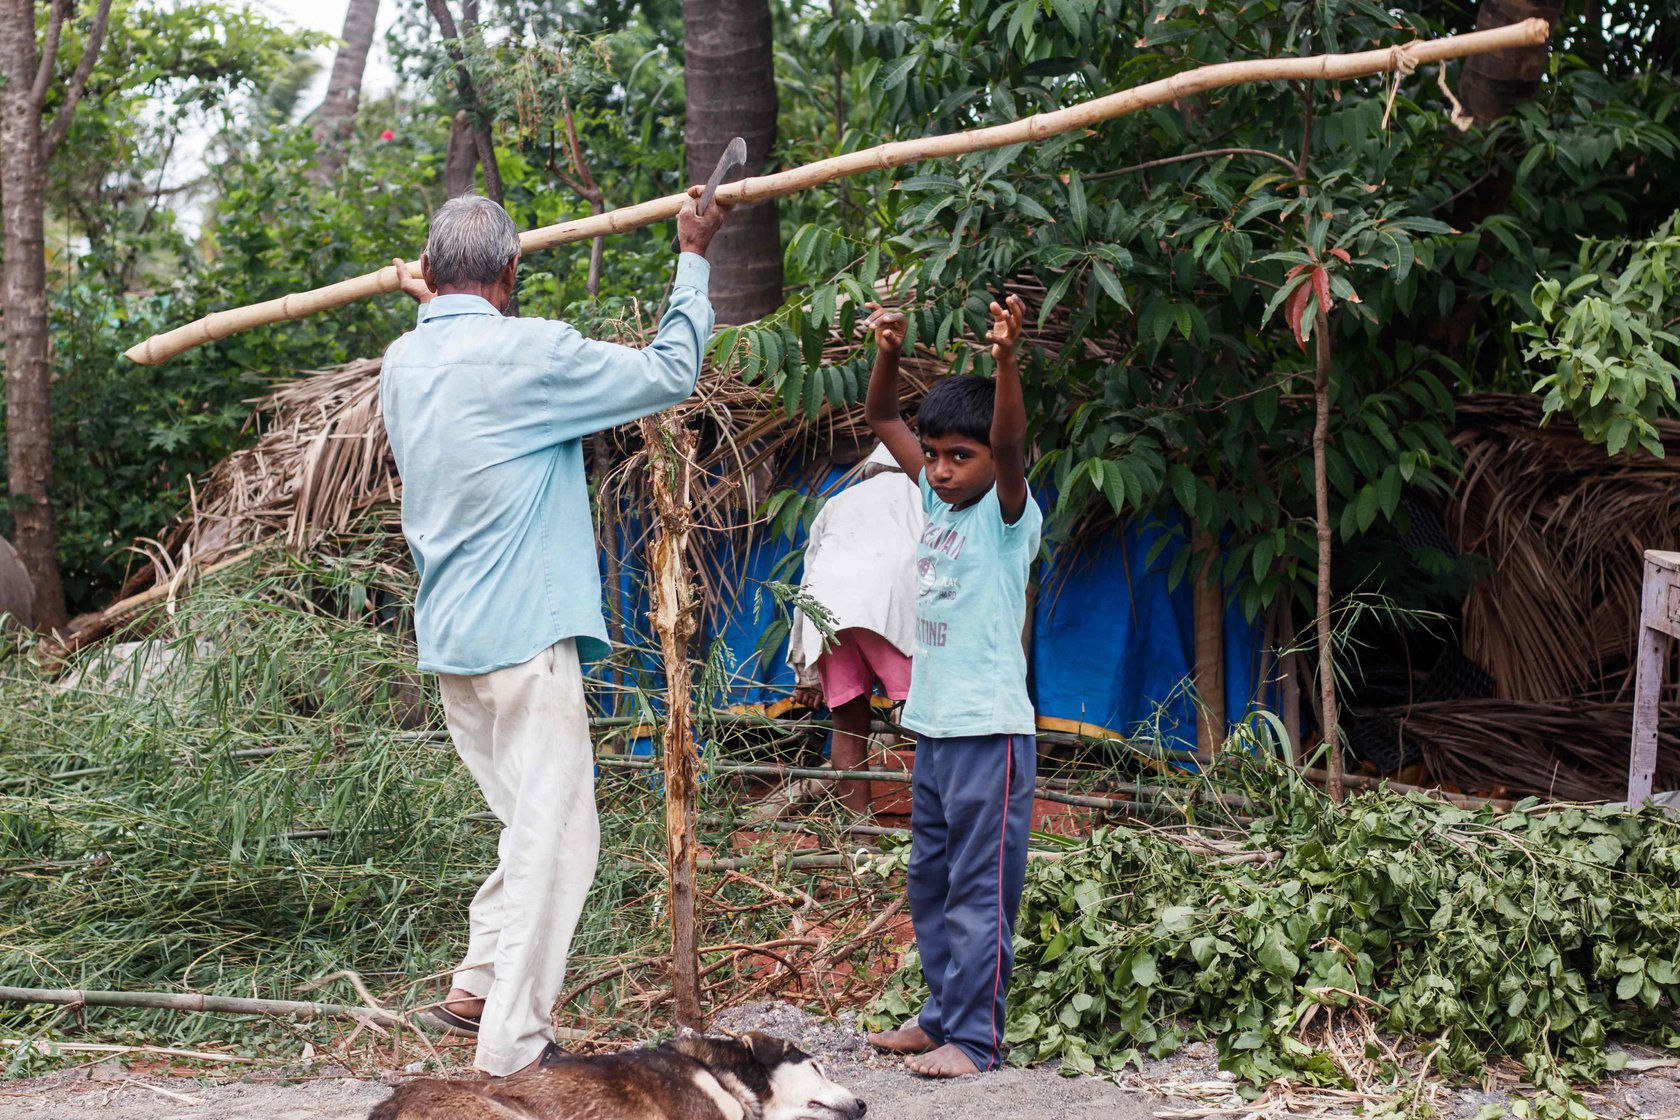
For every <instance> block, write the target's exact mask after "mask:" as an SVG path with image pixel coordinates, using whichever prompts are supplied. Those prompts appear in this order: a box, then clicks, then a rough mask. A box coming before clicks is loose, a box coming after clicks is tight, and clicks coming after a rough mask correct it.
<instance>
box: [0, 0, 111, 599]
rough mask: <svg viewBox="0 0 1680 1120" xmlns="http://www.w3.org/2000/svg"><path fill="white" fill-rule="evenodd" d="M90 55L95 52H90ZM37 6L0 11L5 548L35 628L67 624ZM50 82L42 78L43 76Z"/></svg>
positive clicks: (0, 290) (15, 6)
mask: <svg viewBox="0 0 1680 1120" xmlns="http://www.w3.org/2000/svg"><path fill="white" fill-rule="evenodd" d="M95 49H97V48H95ZM40 65H41V59H40V54H39V52H38V51H37V49H36V44H35V6H34V5H33V4H32V3H23V4H19V3H8V4H5V5H0V77H3V78H4V82H5V84H4V88H3V89H0V205H3V212H0V214H3V221H4V223H5V235H4V249H3V252H4V262H3V263H0V301H3V302H4V306H5V319H6V328H5V334H6V469H7V482H8V485H9V487H10V490H11V505H12V524H13V530H12V534H13V535H12V540H13V543H14V544H15V546H16V548H17V554H18V558H19V559H20V560H22V561H23V566H24V567H25V568H26V569H28V571H29V577H30V579H31V581H32V582H33V583H34V586H35V610H34V614H35V625H36V626H37V627H38V628H40V629H43V630H53V629H61V628H63V626H64V624H65V622H66V621H67V620H68V615H67V613H66V611H65V605H64V587H63V584H62V583H61V582H60V580H59V573H58V531H57V527H56V525H55V524H54V521H53V507H52V451H53V448H52V374H51V368H50V366H49V365H48V361H47V340H48V335H47V326H48V324H47V265H46V233H45V226H46V182H47V160H46V152H45V150H44V136H43V131H42V123H41V106H42V101H41V100H39V99H37V97H36V96H35V93H34V86H35V84H36V77H37V69H38V67H40ZM49 76H50V75H49Z"/></svg>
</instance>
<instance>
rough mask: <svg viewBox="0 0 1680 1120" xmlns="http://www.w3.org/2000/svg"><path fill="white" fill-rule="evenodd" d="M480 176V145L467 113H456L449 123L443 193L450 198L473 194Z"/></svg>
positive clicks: (444, 162) (444, 160) (461, 111)
mask: <svg viewBox="0 0 1680 1120" xmlns="http://www.w3.org/2000/svg"><path fill="white" fill-rule="evenodd" d="M477 176H478V143H477V141H476V140H475V139H474V133H473V126H472V122H471V121H469V120H468V119H467V111H466V110H465V109H461V110H459V111H457V112H456V114H455V119H454V120H453V121H451V122H449V151H448V154H446V155H445V156H444V158H443V192H444V194H446V195H448V196H449V197H450V198H458V197H460V196H461V195H464V194H471V193H472V189H473V184H474V180H475V179H476V178H477Z"/></svg>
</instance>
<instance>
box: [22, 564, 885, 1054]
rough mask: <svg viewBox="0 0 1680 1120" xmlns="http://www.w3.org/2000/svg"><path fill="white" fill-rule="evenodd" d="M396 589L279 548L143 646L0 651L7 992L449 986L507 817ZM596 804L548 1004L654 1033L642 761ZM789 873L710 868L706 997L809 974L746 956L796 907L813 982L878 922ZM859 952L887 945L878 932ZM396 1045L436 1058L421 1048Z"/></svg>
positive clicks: (50, 1014)
mask: <svg viewBox="0 0 1680 1120" xmlns="http://www.w3.org/2000/svg"><path fill="white" fill-rule="evenodd" d="M409 579H410V577H409V576H408V575H407V574H406V572H405V571H404V570H403V569H401V568H399V567H397V566H394V565H385V564H383V563H381V562H379V561H378V560H377V558H374V557H370V556H365V555H364V556H353V557H349V558H346V559H337V560H326V559H323V560H315V561H309V562H300V561H296V560H288V559H284V558H279V557H270V558H268V559H266V560H264V561H263V562H261V563H260V564H257V565H253V566H252V567H251V568H249V569H247V570H242V571H233V572H229V573H225V574H223V575H219V576H217V577H215V578H214V579H213V580H212V581H210V582H207V583H206V584H204V585H201V586H200V587H198V588H196V589H194V590H193V591H191V592H190V593H188V594H187V595H185V596H184V597H183V598H182V599H181V600H180V601H179V602H178V603H176V604H174V606H173V608H172V611H171V613H170V614H168V615H167V616H163V615H160V616H159V617H158V618H156V619H153V620H151V622H150V624H149V635H148V636H147V637H146V639H145V640H144V641H142V642H140V643H139V645H138V646H132V645H129V644H126V643H124V644H118V643H111V644H108V645H107V646H106V647H104V648H103V649H100V650H95V651H93V652H91V653H90V654H88V655H85V656H83V657H81V658H79V659H78V660H77V662H76V663H75V664H74V665H73V666H71V670H70V672H69V673H67V674H63V675H59V674H57V673H50V672H43V671H40V670H38V669H36V668H34V667H32V665H31V663H30V662H29V660H28V659H27V658H25V657H23V656H10V657H6V658H4V659H3V660H0V743H3V744H4V758H5V765H4V769H3V771H0V985H4V986H15V987H31V988H54V989H115V990H124V991H144V992H162V993H180V992H193V993H205V994H214V995H230V996H243V997H259V998H267V999H287V1000H291V999H303V1000H319V1001H323V1002H330V1003H338V1004H352V1005H354V1004H358V1003H360V1002H361V997H360V996H359V995H358V993H357V991H356V990H355V988H354V987H353V981H352V980H351V979H350V978H348V977H344V976H343V975H342V972H343V970H347V969H348V970H354V971H356V972H357V973H358V974H359V975H360V977H361V978H362V979H363V980H364V981H365V983H366V985H367V987H368V989H369V990H370V991H371V992H372V994H373V995H374V997H376V998H377V999H379V1000H380V1001H382V1002H383V1003H384V1004H385V1006H387V1007H389V1008H392V1009H396V1010H401V1009H406V1008H412V1007H415V1006H417V1005H420V1004H424V1003H426V1002H429V1001H430V1000H432V999H435V998H437V996H438V995H439V994H441V992H442V991H443V990H444V989H445V988H447V986H448V985H447V973H448V971H449V969H450V968H451V966H452V965H453V964H454V963H455V962H456V960H457V959H458V954H459V953H460V952H462V950H463V949H464V947H465V941H466V929H467V903H468V901H469V900H470V899H471V897H472V895H473V893H474V891H475V890H476V889H477V887H478V885H479V883H480V882H481V881H482V880H483V878H484V876H485V875H486V874H487V873H488V872H489V870H490V869H491V868H492V867H493V866H494V864H495V858H496V824H495V822H494V821H490V820H484V819H482V816H483V811H484V803H483V801H482V799H481V798H480V796H479V794H478V791H477V790H476V788H475V787H474V785H473V782H472V779H471V777H470V776H469V775H468V774H467V772H466V770H465V768H463V767H462V766H461V765H460V763H459V762H458V761H457V760H456V758H455V756H454V752H453V750H452V749H451V748H450V746H449V742H448V739H447V737H446V736H444V735H442V734H441V731H442V720H441V715H440V713H439V711H438V705H437V704H436V700H435V695H434V693H433V689H434V686H433V684H432V682H431V680H430V679H428V678H424V677H421V676H419V675H417V674H415V673H414V672H413V668H412V667H413V664H414V651H413V646H412V644H411V642H410V641H409V640H408V639H407V638H406V637H404V636H403V634H404V630H403V627H402V626H401V625H400V623H401V619H400V617H399V614H398V612H399V610H400V609H401V606H400V605H401V604H406V603H407V602H409V601H411V595H412V589H411V588H410V587H409V586H408V585H407V581H408V580H409ZM593 695H596V696H597V698H599V695H600V694H599V693H594V694H593ZM609 722H611V721H609ZM618 722H619V723H624V722H630V723H633V722H635V719H634V717H624V718H621V719H620V720H619V721H618ZM712 743H713V745H714V748H715V749H718V750H720V751H721V750H723V749H725V748H726V747H729V748H739V747H740V746H741V745H740V744H739V743H734V742H726V741H725V740H724V739H723V738H722V737H721V736H714V738H713V739H712ZM737 796H738V792H737V790H736V788H735V786H734V784H733V783H731V782H727V781H723V780H717V781H708V782H706V783H704V788H703V790H702V792H701V797H702V800H703V802H704V805H703V811H704V812H705V813H706V814H707V817H706V818H705V819H706V820H707V821H708V822H709V823H708V826H707V828H706V830H705V833H704V835H703V836H702V839H703V840H704V841H705V842H706V843H707V844H711V845H717V846H719V847H722V846H723V843H724V842H723V836H724V834H725V833H727V832H728V831H729V830H730V829H731V828H732V827H733V821H734V817H735V813H736V799H737ZM598 800H599V803H600V808H601V827H602V843H601V860H600V865H599V871H598V873H597V876H596V880H595V885H594V888H593V890H592V892H591V895H590V899H589V905H588V906H587V907H585V909H584V912H583V917H582V920H581V922H580V925H579V928H578V931H577V934H576V936H575V938H574V941H573V955H572V975H571V976H569V977H568V986H569V987H570V986H575V985H583V984H584V983H585V982H586V981H588V980H589V979H590V978H591V977H592V976H595V975H599V974H607V975H606V978H605V979H604V980H603V981H602V982H600V983H598V984H595V985H593V986H590V987H588V988H587V990H579V991H578V993H577V995H576V996H575V997H574V998H573V999H572V1001H571V1002H570V1004H569V1006H568V1008H567V1009H566V1010H565V1011H564V1012H563V1015H564V1017H565V1021H566V1022H567V1024H568V1026H572V1027H583V1028H585V1029H587V1030H589V1031H590V1032H591V1033H593V1034H595V1035H597V1036H599V1037H602V1038H604V1039H605V1038H617V1039H629V1038H643V1037H648V1036H649V1034H650V1033H653V1032H655V1031H657V1030H658V1029H662V1028H663V1027H664V1026H665V1025H668V1022H669V1014H668V1011H666V1010H665V1009H664V1008H662V1006H661V1002H660V1000H661V993H662V992H663V991H664V988H665V985H666V984H667V980H666V977H665V975H664V971H665V969H664V965H663V963H662V958H661V954H662V953H663V952H664V951H665V949H666V947H667V944H668V937H669V935H668V933H667V932H666V928H667V919H666V917H665V906H666V901H665V879H664V876H663V873H662V870H661V869H662V867H663V863H664V849H665V837H664V813H663V797H662V794H661V792H660V791H659V789H658V787H657V784H656V782H655V781H653V780H652V779H651V778H650V776H649V775H648V774H646V773H645V772H640V771H636V772H630V773H626V772H624V771H621V770H607V769H604V770H602V772H601V775H600V778H599V780H598ZM475 814H476V815H477V819H475ZM790 842H791V841H790ZM791 874H792V873H786V872H783V871H782V870H780V869H778V868H777V867H775V866H773V865H772V863H771V861H770V860H769V859H765V861H764V863H763V865H762V867H759V866H757V865H756V864H755V867H754V870H753V874H752V876H750V877H748V876H720V877H716V878H713V877H708V878H707V879H706V880H705V883H704V887H705V890H706V892H707V896H708V900H709V901H708V902H707V903H706V905H705V907H704V911H705V913H704V921H705V923H706V924H705V926H704V928H703V935H702V936H703V938H704V939H705V941H706V942H707V943H711V942H716V943H719V944H721V945H725V946H728V951H724V950H718V951H716V952H714V953H711V954H708V955H707V956H706V957H705V960H706V963H707V964H708V966H710V965H714V964H717V965H720V966H732V967H724V968H723V969H722V971H716V972H714V973H713V974H712V975H711V979H712V980H713V981H715V982H716V983H717V984H718V988H717V989H716V990H715V991H712V992H710V993H709V999H711V1000H712V1001H713V1003H714V1005H718V1006H721V1005H722V1004H724V1003H725V1002H727V999H728V998H729V996H730V995H731V994H732V993H733V992H735V991H739V992H742V993H745V998H763V997H764V996H765V995H772V996H773V995H781V994H788V993H789V989H790V988H791V987H797V986H798V984H799V983H800V982H801V980H800V975H799V974H795V973H793V972H788V971H785V970H782V969H781V968H780V966H777V965H775V964H774V962H773V961H772V960H771V959H770V958H768V957H764V956H762V955H759V956H755V955H753V954H752V953H750V952H742V951H740V950H741V947H742V946H752V945H756V944H757V943H759V942H761V941H765V940H771V939H774V938H785V937H786V931H787V928H788V923H789V921H790V920H791V916H790V910H793V909H795V908H798V907H801V906H805V904H806V900H809V899H813V898H814V899H815V901H814V902H813V903H812V906H811V908H809V909H806V910H805V911H804V914H805V916H806V917H807V918H809V919H810V920H811V921H813V922H815V921H819V920H820V921H826V922H829V923H831V926H832V928H833V929H834V930H835V933H836V936H834V937H832V938H831V940H830V941H829V942H828V943H827V944H826V946H825V947H824V948H823V949H822V950H819V949H815V948H812V949H809V950H807V949H806V948H805V947H803V946H795V947H793V948H783V949H780V950H778V952H780V953H781V954H782V956H783V957H785V958H788V959H790V960H793V962H794V963H795V964H796V965H799V966H801V968H804V967H807V966H808V965H809V964H810V961H809V959H807V958H803V957H800V954H801V953H802V952H807V951H809V952H810V953H812V954H817V953H819V952H826V954H827V956H826V957H825V960H827V961H828V967H831V968H832V967H838V963H837V962H840V961H844V960H846V959H847V954H848V953H850V952H851V951H853V950H852V949H850V948H848V947H847V945H846V940H847V939H846V938H845V937H843V936H838V934H840V933H844V932H849V931H851V930H852V929H853V927H854V926H855V927H862V926H863V925H865V924H867V922H868V920H869V918H870V916H871V915H872V914H873V913H878V912H879V911H880V909H882V908H883V907H884V903H880V904H877V903H878V900H874V899H871V898H868V897H865V896H864V893H863V891H862V890H860V889H859V887H860V884H858V883H856V882H855V881H854V880H853V879H852V877H851V876H850V875H848V874H846V873H845V872H839V873H835V872H832V871H830V872H825V873H821V874H814V873H809V872H807V873H802V874H800V875H798V876H797V879H790V875H791ZM778 883H780V884H783V885H784V886H785V887H786V889H785V890H782V889H781V888H778V887H777V885H776V884H778ZM870 886H873V881H871V883H870ZM856 951H858V952H861V953H863V954H864V955H865V956H870V955H876V954H883V955H884V954H885V953H887V952H888V951H889V948H888V947H887V946H884V945H881V944H879V939H878V938H877V939H872V940H871V942H870V944H867V945H862V946H861V947H859V948H857V950H856ZM819 963H820V962H819ZM853 963H855V961H854V962H853ZM859 971H860V973H863V972H866V971H867V970H864V969H860V970H859ZM877 971H880V970H877ZM335 974H339V978H337V979H334V980H331V981H330V982H329V983H327V984H324V985H322V984H320V983H319V982H320V981H322V980H323V979H324V978H330V977H333V976H334V975H335ZM840 987H841V985H839V984H836V988H835V994H836V995H839V994H840V992H839V988H840ZM796 998H797V997H796ZM852 998H853V999H859V998H862V997H857V996H854V997H852ZM353 1026H354V1025H353V1024H347V1023H336V1024H335V1023H325V1024H322V1023H315V1024H300V1023H297V1022H294V1021H292V1020H290V1019H253V1018H229V1017H226V1016H219V1015H195V1014H186V1013H182V1012H177V1011H166V1010H146V1011H140V1010H119V1009H110V1008H92V1007H90V1008H87V1009H86V1010H85V1012H83V1013H81V1014H80V1015H78V1016H77V1017H71V1016H69V1015H67V1014H64V1013H63V1009H61V1008H57V1007H50V1006H44V1005H16V1004H14V1005H7V1004H0V1034H3V1035H4V1036H5V1037H8V1038H18V1037H31V1036H35V1035H37V1033H39V1032H45V1033H42V1034H41V1037H43V1038H48V1039H50V1038H54V1037H63V1036H65V1035H70V1036H74V1037H79V1038H87V1037H89V1036H91V1037H93V1038H95V1039H98V1040H101V1041H115V1042H143V1043H162V1044H171V1045H192V1046H198V1047H204V1046H210V1045H218V1046H224V1047H227V1046H231V1047H234V1048H236V1049H239V1050H243V1051H245V1052H247V1053H254V1054H259V1055H263V1056H278V1057H287V1056H291V1057H295V1056H296V1055H297V1054H298V1053H299V1052H300V1049H301V1047H302V1043H303V1042H306V1041H307V1042H311V1043H312V1044H313V1045H314V1046H315V1047H316V1048H317V1049H321V1048H323V1047H324V1046H325V1045H327V1044H330V1043H332V1042H333V1040H334V1039H342V1038H343V1037H344V1036H345V1035H347V1034H349V1033H350V1032H351V1030H352V1029H353ZM375 1041H377V1042H378V1043H379V1045H380V1046H381V1047H382V1048H383V1053H382V1054H379V1055H373V1054H371V1052H369V1053H363V1052H362V1051H358V1052H357V1055H351V1054H340V1055H339V1057H340V1059H341V1060H345V1061H349V1060H351V1058H352V1057H357V1056H358V1055H359V1056H360V1057H361V1058H367V1059H368V1060H369V1061H370V1062H373V1061H377V1062H380V1063H387V1064H388V1063H389V1062H390V1061H391V1060H392V1054H391V1046H392V1043H391V1042H390V1041H389V1040H379V1039H376V1036H375V1035H374V1034H372V1033H371V1032H364V1033H362V1034H361V1035H360V1041H359V1043H358V1045H359V1046H361V1047H363V1048H366V1047H368V1046H370V1045H372V1044H373V1043H374V1042H375ZM398 1042H400V1044H401V1045H402V1046H404V1047H408V1048H410V1049H409V1051H408V1056H409V1057H415V1058H423V1057H425V1056H426V1055H427V1051H426V1050H425V1049H424V1048H423V1047H421V1046H419V1045H418V1044H417V1043H416V1041H415V1040H414V1039H413V1038H412V1037H411V1036H407V1035H403V1037H402V1038H400V1039H398ZM7 1056H8V1055H7V1054H0V1066H3V1065H4V1063H5V1060H6V1057H7ZM404 1060H407V1058H405V1059H404ZM22 1068H23V1064H22V1063H20V1062H14V1063H13V1070H14V1071H17V1070H21V1069H22Z"/></svg>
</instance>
